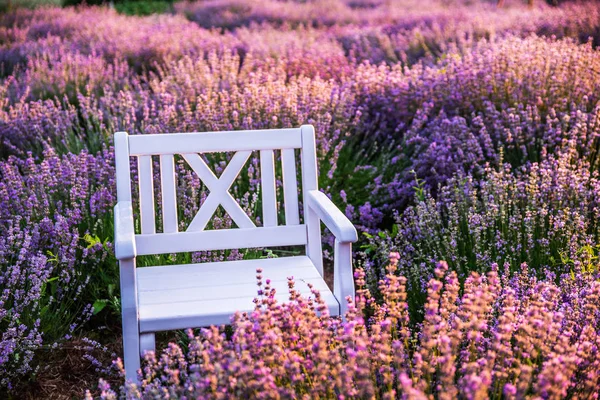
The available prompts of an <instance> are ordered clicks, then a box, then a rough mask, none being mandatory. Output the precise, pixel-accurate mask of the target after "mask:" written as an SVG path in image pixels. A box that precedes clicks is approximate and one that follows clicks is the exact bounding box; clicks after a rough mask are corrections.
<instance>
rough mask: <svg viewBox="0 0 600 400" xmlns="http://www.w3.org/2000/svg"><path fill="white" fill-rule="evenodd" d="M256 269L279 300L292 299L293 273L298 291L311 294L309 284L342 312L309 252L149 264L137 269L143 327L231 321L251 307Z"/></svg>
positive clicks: (255, 290) (333, 310) (333, 309)
mask: <svg viewBox="0 0 600 400" xmlns="http://www.w3.org/2000/svg"><path fill="white" fill-rule="evenodd" d="M257 268H262V270H263V272H262V276H263V285H264V282H265V281H266V280H267V279H270V280H271V287H273V288H275V289H276V296H275V298H276V299H277V301H278V302H286V301H288V300H289V290H288V285H287V282H288V281H287V278H288V277H290V276H292V277H294V282H295V289H296V290H297V291H299V292H300V293H301V294H302V295H304V296H313V295H312V294H311V292H310V289H309V288H308V285H307V283H311V284H312V285H313V287H314V288H315V289H317V290H318V291H319V292H320V293H321V297H322V298H323V300H324V301H325V303H326V304H327V306H328V308H329V312H330V314H331V315H339V313H340V305H339V303H338V301H337V300H336V298H335V297H334V295H333V293H331V290H330V289H329V287H328V286H327V284H326V283H325V281H324V280H323V278H322V277H321V275H320V274H319V272H318V271H317V269H316V268H315V266H314V265H313V263H312V261H311V260H310V259H309V258H308V257H306V256H296V257H282V258H269V259H259V260H241V261H224V262H216V263H203V264H186V265H171V266H161V267H145V268H138V269H137V270H136V272H137V283H138V300H139V319H140V332H156V331H163V330H171V329H185V328H189V327H202V326H208V325H221V324H228V323H230V319H231V316H232V315H233V314H234V313H235V312H236V311H252V310H253V309H254V307H255V304H254V302H253V300H254V299H255V298H256V297H258V289H259V288H258V286H257V285H256V269H257ZM313 297H314V296H313Z"/></svg>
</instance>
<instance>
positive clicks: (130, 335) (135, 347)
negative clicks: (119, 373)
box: [123, 320, 140, 383]
mask: <svg viewBox="0 0 600 400" xmlns="http://www.w3.org/2000/svg"><path fill="white" fill-rule="evenodd" d="M127 322H129V321H127ZM127 322H126V321H125V320H124V321H123V356H124V357H123V358H124V360H123V362H124V364H125V379H126V380H128V381H132V382H135V383H138V376H137V372H138V370H139V369H140V352H139V350H140V337H139V335H138V327H137V320H134V321H130V323H127Z"/></svg>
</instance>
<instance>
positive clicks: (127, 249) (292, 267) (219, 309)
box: [114, 125, 357, 381]
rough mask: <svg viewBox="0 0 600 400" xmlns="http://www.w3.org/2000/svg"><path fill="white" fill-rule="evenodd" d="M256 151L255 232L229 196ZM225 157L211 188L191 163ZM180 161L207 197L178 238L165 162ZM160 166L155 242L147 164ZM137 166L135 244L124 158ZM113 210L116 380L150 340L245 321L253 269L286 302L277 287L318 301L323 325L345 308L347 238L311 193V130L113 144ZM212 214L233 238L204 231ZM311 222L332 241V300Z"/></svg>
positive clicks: (327, 206)
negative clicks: (199, 257)
mask: <svg viewBox="0 0 600 400" xmlns="http://www.w3.org/2000/svg"><path fill="white" fill-rule="evenodd" d="M276 149H281V160H282V161H281V162H282V171H283V172H282V175H283V189H284V207H285V225H284V226H278V225H277V202H276V191H275V158H274V153H273V150H276ZM294 149H301V151H300V154H301V156H300V157H301V158H300V161H301V166H302V191H303V195H302V199H303V206H304V218H303V221H302V223H301V221H300V218H299V209H298V197H299V196H298V193H299V188H298V185H297V181H296V160H295V152H294ZM253 150H260V170H261V195H262V211H263V218H262V220H263V221H264V222H263V224H262V225H263V226H255V224H254V223H253V222H252V220H251V219H250V218H249V217H248V215H246V213H245V212H244V211H243V210H242V208H241V207H240V206H239V204H238V203H237V202H236V201H235V199H234V198H233V197H232V196H231V194H230V193H229V188H230V186H231V185H232V183H233V182H234V180H235V178H236V177H237V175H238V174H239V172H240V170H241V169H242V168H243V167H244V165H245V164H246V161H247V160H248V158H249V156H250V154H251V152H252V151H253ZM231 151H235V152H236V153H235V155H234V156H233V157H232V158H231V161H230V162H229V165H228V166H227V168H226V169H225V170H224V171H223V173H222V174H221V176H220V177H219V178H217V177H216V176H215V175H214V173H213V172H212V171H211V170H210V168H209V167H208V166H207V165H206V163H205V162H204V161H203V159H202V158H201V157H200V156H199V153H210V152H231ZM175 154H179V155H181V156H182V157H183V158H184V159H185V160H186V162H187V163H188V164H189V165H190V167H191V168H192V169H193V170H194V171H195V173H196V174H198V176H199V177H200V179H201V180H202V181H203V182H204V184H205V185H206V186H207V187H208V189H209V190H210V194H209V195H208V197H207V198H206V200H205V201H204V202H203V203H202V204H201V207H200V209H199V211H198V214H197V215H196V216H195V217H194V219H193V220H192V222H191V223H190V225H189V227H188V228H187V230H186V231H185V232H179V230H178V226H179V224H178V219H177V202H176V189H175V182H176V177H175V168H174V155H175ZM153 155H159V156H160V181H161V182H160V185H161V198H162V220H163V229H162V230H163V233H156V226H155V221H156V218H155V211H154V210H155V208H154V188H153V173H152V158H151V157H152V156H153ZM131 157H137V162H138V177H139V181H138V184H139V194H140V199H139V200H140V201H139V204H140V227H141V234H136V233H135V231H134V219H133V209H132V201H131V200H132V195H131V172H130V158H131ZM115 158H116V174H117V200H118V202H117V205H116V206H115V214H114V215H115V254H116V257H117V259H118V260H119V264H120V279H121V306H122V312H123V349H124V363H125V371H126V377H127V379H130V380H134V381H136V380H137V371H138V369H139V368H140V357H141V356H142V355H143V354H144V353H145V352H146V351H148V350H154V349H155V340H154V333H155V332H157V331H163V330H172V329H183V328H193V327H201V326H208V325H211V324H227V323H228V322H229V321H230V317H231V316H232V315H233V313H234V312H235V311H250V310H252V309H253V308H254V303H253V301H252V300H253V299H254V298H255V297H256V296H257V286H256V277H255V275H256V268H257V267H259V268H262V269H263V275H264V277H265V278H269V279H271V283H272V284H271V285H272V287H274V288H275V289H276V290H277V298H278V300H280V301H286V300H287V298H288V288H287V279H286V278H287V277H288V276H293V277H294V279H295V282H296V289H298V290H299V291H300V292H301V293H303V294H307V295H310V291H309V289H308V287H307V285H306V284H307V283H309V282H310V283H312V284H313V285H314V287H315V288H316V289H318V290H319V291H320V292H321V295H322V297H323V299H324V300H325V301H326V303H327V305H328V308H329V311H330V313H331V315H343V314H344V313H345V311H346V301H345V298H346V297H347V296H351V297H352V299H354V281H353V273H352V250H351V249H352V247H351V246H352V245H351V243H352V242H355V241H356V240H357V234H356V230H355V229H354V227H353V226H352V224H351V222H350V221H349V220H348V219H347V218H346V216H345V215H344V214H343V213H342V212H341V211H340V210H339V209H338V208H337V207H336V206H335V205H334V204H333V203H332V202H331V200H329V198H327V196H325V195H324V194H323V193H321V192H319V191H318V188H317V160H316V152H315V134H314V128H313V127H312V126H311V125H303V126H302V127H300V128H296V129H275V130H256V131H231V132H206V133H174V134H154V135H132V136H129V135H128V134H127V133H126V132H118V133H116V134H115ZM219 205H221V206H222V207H223V208H224V209H225V210H226V211H227V212H228V213H229V215H230V216H231V218H232V219H233V220H234V222H235V223H236V225H237V226H238V227H239V228H235V229H219V230H204V228H205V227H206V225H207V223H208V222H209V221H210V218H211V217H212V215H213V213H214V212H215V210H216V209H217V207H218V206H219ZM320 221H322V222H324V223H325V225H326V226H327V227H328V228H329V229H330V230H331V232H332V233H333V234H334V235H335V238H336V239H335V245H334V247H335V248H334V250H335V253H334V284H333V292H332V291H331V290H330V289H329V287H328V286H327V285H326V283H325V281H324V279H323V259H322V250H321V226H320ZM292 245H301V246H305V249H306V256H293V257H282V258H270V259H259V260H242V261H227V262H215V263H203V264H187V265H171V266H158V267H146V268H138V269H136V256H138V255H148V254H171V253H179V252H192V251H202V250H223V249H236V248H257V247H258V248H261V247H270V246H292Z"/></svg>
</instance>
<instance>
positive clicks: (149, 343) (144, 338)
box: [140, 332, 156, 357]
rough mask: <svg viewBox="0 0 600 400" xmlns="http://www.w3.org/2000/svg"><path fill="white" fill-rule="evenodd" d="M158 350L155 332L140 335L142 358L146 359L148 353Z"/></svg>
mask: <svg viewBox="0 0 600 400" xmlns="http://www.w3.org/2000/svg"><path fill="white" fill-rule="evenodd" d="M155 349H156V341H155V336H154V332H150V333H142V334H140V357H144V356H145V355H146V353H147V352H148V351H154V350H155Z"/></svg>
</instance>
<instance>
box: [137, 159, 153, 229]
mask: <svg viewBox="0 0 600 400" xmlns="http://www.w3.org/2000/svg"><path fill="white" fill-rule="evenodd" d="M138 182H139V187H140V223H141V227H142V229H141V231H142V233H143V234H151V233H156V223H155V221H156V213H155V211H154V179H153V174H152V156H139V157H138Z"/></svg>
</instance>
